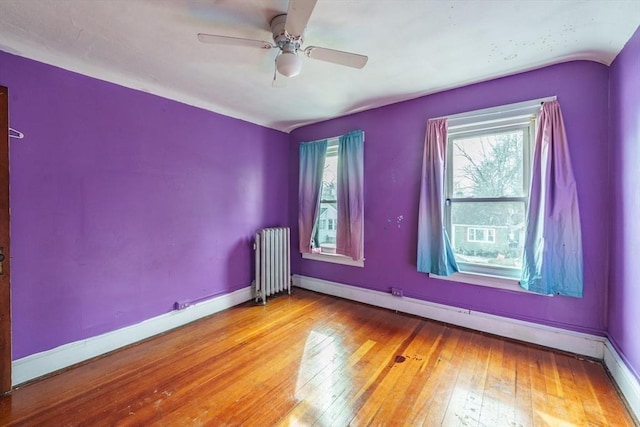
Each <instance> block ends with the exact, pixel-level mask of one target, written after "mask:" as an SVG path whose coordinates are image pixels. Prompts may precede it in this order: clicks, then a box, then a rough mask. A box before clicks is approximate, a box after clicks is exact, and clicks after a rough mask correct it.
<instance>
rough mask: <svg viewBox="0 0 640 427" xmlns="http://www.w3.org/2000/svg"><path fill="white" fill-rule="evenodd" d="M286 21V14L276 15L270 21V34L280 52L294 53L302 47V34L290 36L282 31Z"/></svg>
mask: <svg viewBox="0 0 640 427" xmlns="http://www.w3.org/2000/svg"><path fill="white" fill-rule="evenodd" d="M286 21H287V14H286V13H284V14H282V15H277V16H276V17H274V18H273V19H272V20H271V33H272V34H273V41H274V42H275V44H276V46H278V47H279V48H280V49H281V50H282V52H289V53H296V52H297V51H298V49H300V46H301V45H302V42H303V40H302V36H303V35H302V34H300V35H298V36H294V35H291V34H289V33H287V32H286V30H285V29H284V26H285V22H286Z"/></svg>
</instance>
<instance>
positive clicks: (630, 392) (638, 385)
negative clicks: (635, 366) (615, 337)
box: [604, 339, 640, 420]
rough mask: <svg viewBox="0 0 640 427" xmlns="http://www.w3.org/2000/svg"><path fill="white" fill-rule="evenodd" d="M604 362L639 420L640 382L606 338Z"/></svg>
mask: <svg viewBox="0 0 640 427" xmlns="http://www.w3.org/2000/svg"><path fill="white" fill-rule="evenodd" d="M604 364H605V366H606V367H607V369H608V370H609V372H610V373H611V376H612V377H613V380H614V381H615V382H616V384H617V385H618V388H619V389H620V391H621V392H622V394H623V395H624V397H625V399H626V400H627V403H628V404H629V407H630V408H631V412H633V413H634V414H635V416H636V419H638V420H640V382H639V381H638V379H637V378H636V377H635V375H633V373H632V372H631V370H630V369H629V367H628V366H627V365H626V364H625V363H624V361H623V360H622V358H621V357H620V355H619V354H618V351H617V350H616V349H615V347H614V346H613V344H611V342H610V341H609V340H608V339H607V340H606V341H605V343H604Z"/></svg>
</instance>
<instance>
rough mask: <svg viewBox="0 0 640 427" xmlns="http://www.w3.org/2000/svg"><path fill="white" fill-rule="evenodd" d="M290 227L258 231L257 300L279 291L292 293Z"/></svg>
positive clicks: (256, 248) (264, 301) (255, 246)
mask: <svg viewBox="0 0 640 427" xmlns="http://www.w3.org/2000/svg"><path fill="white" fill-rule="evenodd" d="M289 235H290V233H289V227H276V228H264V229H262V230H260V231H259V232H258V233H256V242H255V244H254V249H255V251H256V281H255V283H256V302H258V300H260V299H262V303H263V304H266V303H267V297H268V296H270V295H273V294H275V293H278V292H284V291H287V292H288V293H289V294H291V261H290V259H291V253H290V249H289Z"/></svg>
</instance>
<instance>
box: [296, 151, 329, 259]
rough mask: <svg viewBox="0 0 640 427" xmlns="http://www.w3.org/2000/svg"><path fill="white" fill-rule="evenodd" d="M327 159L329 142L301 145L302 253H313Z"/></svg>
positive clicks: (299, 183) (299, 211)
mask: <svg viewBox="0 0 640 427" xmlns="http://www.w3.org/2000/svg"><path fill="white" fill-rule="evenodd" d="M326 157H327V140H326V139H325V140H321V141H313V142H303V143H301V144H300V179H299V182H298V204H299V206H298V231H299V236H300V252H301V253H305V254H309V253H311V248H312V242H311V239H312V238H313V234H314V232H315V227H316V224H317V223H318V210H319V208H320V190H321V189H322V173H323V172H324V161H325V158H326Z"/></svg>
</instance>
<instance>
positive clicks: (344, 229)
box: [336, 130, 364, 261]
mask: <svg viewBox="0 0 640 427" xmlns="http://www.w3.org/2000/svg"><path fill="white" fill-rule="evenodd" d="M363 179H364V132H363V131H361V130H357V131H353V132H349V133H347V134H345V135H342V136H341V137H340V138H339V140H338V181H337V187H338V188H337V190H338V194H337V196H338V197H337V199H338V203H337V205H338V206H337V208H338V227H337V230H336V253H337V254H340V255H345V256H348V257H351V258H353V259H354V260H356V261H358V260H361V259H363V255H364V254H363V247H364V245H363V236H364V185H363Z"/></svg>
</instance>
